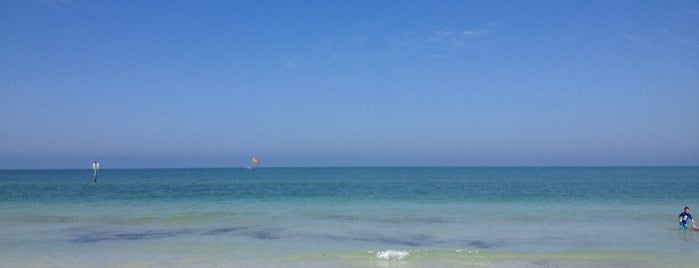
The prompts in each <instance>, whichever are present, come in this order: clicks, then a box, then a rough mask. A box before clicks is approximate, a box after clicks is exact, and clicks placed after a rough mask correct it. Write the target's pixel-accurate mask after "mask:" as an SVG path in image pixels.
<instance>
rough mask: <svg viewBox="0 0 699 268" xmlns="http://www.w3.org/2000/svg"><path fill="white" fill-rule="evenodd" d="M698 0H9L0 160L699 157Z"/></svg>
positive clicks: (682, 161)
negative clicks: (112, 0) (338, 0)
mask: <svg viewBox="0 0 699 268" xmlns="http://www.w3.org/2000/svg"><path fill="white" fill-rule="evenodd" d="M698 25H699V2H697V1H347V2H344V3H341V2H337V1H114V2H109V1H78V0H63V1H51V0H41V1H39V0H36V1H15V0H8V1H2V2H0V36H1V38H0V168H83V167H84V168H90V167H91V163H92V161H93V160H95V159H96V160H99V161H100V162H101V163H102V166H103V167H104V168H128V167H241V166H246V165H250V158H251V157H252V156H257V157H258V158H260V159H261V160H262V166H484V165H485V166H512V165H515V166H558V165H566V166H567V165H573V166H580V165H699V27H697V26H698Z"/></svg>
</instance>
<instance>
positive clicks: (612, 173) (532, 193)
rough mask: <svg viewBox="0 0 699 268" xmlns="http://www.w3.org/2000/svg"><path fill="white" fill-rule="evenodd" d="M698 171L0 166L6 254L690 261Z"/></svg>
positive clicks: (270, 260)
mask: <svg viewBox="0 0 699 268" xmlns="http://www.w3.org/2000/svg"><path fill="white" fill-rule="evenodd" d="M697 182H699V168H262V169H254V170H244V169H152V170H103V171H101V172H100V175H99V177H98V182H97V183H96V184H95V183H93V182H92V171H91V170H58V171H49V170H39V171H0V216H1V217H0V237H3V239H2V240H0V259H2V260H3V267H43V266H51V267H75V266H114V267H143V266H149V267H153V266H156V267H160V266H163V267H172V266H178V267H191V266H213V267H218V266H221V267H226V266H244V267H288V266H290V265H291V266H303V267H314V266H315V267H426V266H441V267H450V266H451V267H469V266H472V267H523V266H524V267H556V266H564V267H589V266H598V267H599V266H606V267H619V266H633V267H653V266H677V267H690V266H691V267H693V266H694V265H690V264H693V260H694V259H696V258H691V257H692V256H695V255H696V254H697V253H699V242H697V241H698V238H699V233H694V232H691V231H679V230H677V219H676V217H677V214H679V213H680V211H681V209H682V208H683V207H684V206H685V205H688V206H690V207H691V206H693V205H694V204H693V203H691V202H696V201H695V200H692V199H693V195H695V194H696V192H697V188H696V187H693V186H692V185H697Z"/></svg>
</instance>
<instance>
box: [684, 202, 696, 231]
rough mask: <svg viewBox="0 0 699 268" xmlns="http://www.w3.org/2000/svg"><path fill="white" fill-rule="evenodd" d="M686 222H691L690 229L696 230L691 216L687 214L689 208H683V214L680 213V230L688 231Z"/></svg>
mask: <svg viewBox="0 0 699 268" xmlns="http://www.w3.org/2000/svg"><path fill="white" fill-rule="evenodd" d="M687 220H691V221H692V227H693V228H697V224H696V223H694V218H692V214H689V207H684V212H682V213H680V229H688V227H687Z"/></svg>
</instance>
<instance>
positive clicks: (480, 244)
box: [468, 240, 493, 249]
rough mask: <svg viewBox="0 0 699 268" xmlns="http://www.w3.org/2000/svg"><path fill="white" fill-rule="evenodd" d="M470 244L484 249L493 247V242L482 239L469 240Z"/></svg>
mask: <svg viewBox="0 0 699 268" xmlns="http://www.w3.org/2000/svg"><path fill="white" fill-rule="evenodd" d="M468 245H469V246H470V247H476V248H482V249H487V248H491V247H493V245H492V244H490V243H488V242H485V241H480V240H473V241H469V242H468Z"/></svg>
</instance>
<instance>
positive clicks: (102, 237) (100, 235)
mask: <svg viewBox="0 0 699 268" xmlns="http://www.w3.org/2000/svg"><path fill="white" fill-rule="evenodd" d="M188 233H191V231H189V230H175V231H163V230H147V231H143V232H91V233H84V234H79V235H78V236H77V237H76V238H75V239H73V242H75V243H92V242H100V241H119V240H146V239H159V238H168V237H175V236H179V235H183V234H188Z"/></svg>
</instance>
